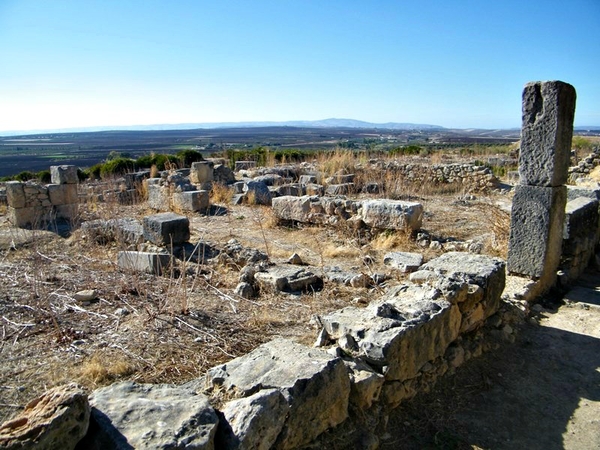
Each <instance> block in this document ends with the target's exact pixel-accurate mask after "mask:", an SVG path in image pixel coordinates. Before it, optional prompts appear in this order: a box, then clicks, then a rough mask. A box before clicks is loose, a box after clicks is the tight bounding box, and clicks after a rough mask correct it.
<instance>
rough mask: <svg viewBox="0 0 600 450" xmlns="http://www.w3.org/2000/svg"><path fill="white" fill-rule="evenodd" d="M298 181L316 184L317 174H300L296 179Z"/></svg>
mask: <svg viewBox="0 0 600 450" xmlns="http://www.w3.org/2000/svg"><path fill="white" fill-rule="evenodd" d="M298 183H300V184H316V183H317V176H316V175H300V178H299V179H298Z"/></svg>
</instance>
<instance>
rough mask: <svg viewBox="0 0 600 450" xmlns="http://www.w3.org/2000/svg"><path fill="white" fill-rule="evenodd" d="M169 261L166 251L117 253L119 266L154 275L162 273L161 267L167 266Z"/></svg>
mask: <svg viewBox="0 0 600 450" xmlns="http://www.w3.org/2000/svg"><path fill="white" fill-rule="evenodd" d="M170 261H171V257H170V255H168V254H166V253H150V252H130V251H124V252H119V253H118V254H117V266H118V267H119V268H121V269H124V270H132V271H135V272H145V273H150V274H154V275H160V274H162V273H163V269H164V268H167V267H168V266H169V262H170Z"/></svg>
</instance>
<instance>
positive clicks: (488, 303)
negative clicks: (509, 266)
mask: <svg viewBox="0 0 600 450" xmlns="http://www.w3.org/2000/svg"><path fill="white" fill-rule="evenodd" d="M420 271H429V272H433V273H437V274H441V275H443V276H444V277H446V278H451V279H455V280H459V281H463V282H465V283H467V284H469V285H477V286H479V287H480V288H481V289H482V290H483V292H482V296H481V300H478V301H480V302H481V304H482V306H483V309H484V317H485V318H487V317H489V316H491V315H492V314H494V313H495V312H496V311H497V310H498V307H499V306H500V299H501V296H502V291H503V290H504V284H505V282H506V271H505V263H504V261H503V260H501V259H499V258H493V257H491V256H486V255H476V254H473V253H465V252H449V253H444V254H443V255H442V256H440V257H438V258H435V259H432V260H431V261H429V262H427V263H426V264H424V265H423V266H421V268H420Z"/></svg>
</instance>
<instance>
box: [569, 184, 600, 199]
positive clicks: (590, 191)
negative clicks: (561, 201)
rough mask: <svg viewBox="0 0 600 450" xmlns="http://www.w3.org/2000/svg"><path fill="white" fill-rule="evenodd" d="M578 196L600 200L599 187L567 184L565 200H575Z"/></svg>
mask: <svg viewBox="0 0 600 450" xmlns="http://www.w3.org/2000/svg"><path fill="white" fill-rule="evenodd" d="M579 197H585V198H591V199H595V200H598V201H600V188H586V187H583V186H567V202H569V201H571V200H575V199H576V198H579Z"/></svg>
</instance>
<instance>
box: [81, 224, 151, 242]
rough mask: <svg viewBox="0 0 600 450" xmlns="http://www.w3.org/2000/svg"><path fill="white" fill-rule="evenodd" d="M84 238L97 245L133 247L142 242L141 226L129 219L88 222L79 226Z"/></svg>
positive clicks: (142, 231) (142, 229) (142, 232)
mask: <svg viewBox="0 0 600 450" xmlns="http://www.w3.org/2000/svg"><path fill="white" fill-rule="evenodd" d="M81 229H82V231H84V232H85V234H86V236H87V237H88V238H89V239H91V240H93V241H94V242H96V243H98V244H107V243H109V242H113V241H116V242H118V243H122V244H127V245H133V244H141V243H142V242H143V241H144V228H143V227H142V224H141V223H140V222H139V221H138V220H136V219H131V218H126V219H109V220H102V219H96V220H89V221H87V222H83V223H82V224H81Z"/></svg>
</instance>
